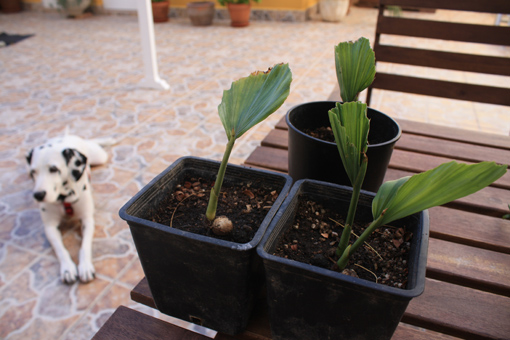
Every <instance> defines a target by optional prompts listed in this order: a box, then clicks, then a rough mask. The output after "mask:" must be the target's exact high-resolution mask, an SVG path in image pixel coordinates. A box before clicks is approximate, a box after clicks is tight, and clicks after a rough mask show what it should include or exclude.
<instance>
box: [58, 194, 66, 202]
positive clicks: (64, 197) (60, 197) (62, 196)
mask: <svg viewBox="0 0 510 340" xmlns="http://www.w3.org/2000/svg"><path fill="white" fill-rule="evenodd" d="M65 199H66V196H64V195H62V194H60V195H59V196H58V198H57V200H59V201H64V200H65Z"/></svg>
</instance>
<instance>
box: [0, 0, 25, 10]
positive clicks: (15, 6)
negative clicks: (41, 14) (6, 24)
mask: <svg viewBox="0 0 510 340" xmlns="http://www.w3.org/2000/svg"><path fill="white" fill-rule="evenodd" d="M21 9H22V7H21V0H0V10H1V11H2V13H17V12H21Z"/></svg>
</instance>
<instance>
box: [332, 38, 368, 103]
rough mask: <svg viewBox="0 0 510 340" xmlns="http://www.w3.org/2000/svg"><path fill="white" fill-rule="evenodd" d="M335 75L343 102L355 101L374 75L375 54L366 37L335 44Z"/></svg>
mask: <svg viewBox="0 0 510 340" xmlns="http://www.w3.org/2000/svg"><path fill="white" fill-rule="evenodd" d="M335 65H336V76H337V79H338V84H339V86H340V95H341V97H342V100H343V101H344V102H351V101H355V100H357V98H358V95H359V93H360V92H361V91H363V90H364V89H366V88H367V87H369V86H370V84H372V82H373V81H374V77H375V54H374V51H373V50H372V48H371V47H370V42H369V41H368V39H366V38H360V39H358V40H357V41H356V42H351V41H349V42H342V43H340V44H338V45H337V46H335Z"/></svg>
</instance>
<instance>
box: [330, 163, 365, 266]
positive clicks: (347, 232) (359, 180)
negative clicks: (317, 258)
mask: <svg viewBox="0 0 510 340" xmlns="http://www.w3.org/2000/svg"><path fill="white" fill-rule="evenodd" d="M367 164H368V160H367V156H366V155H364V157H363V160H362V162H361V167H360V169H359V172H358V176H356V180H355V181H354V183H353V186H352V196H351V202H350V204H349V210H348V212H347V218H346V219H345V227H344V230H343V232H342V236H341V237H340V242H339V243H338V248H337V249H336V254H337V256H340V257H341V256H343V255H344V252H345V251H346V249H347V246H348V245H349V240H350V238H351V231H352V224H353V223H354V216H355V215H356V208H357V207H358V200H359V194H360V191H361V185H362V184H363V180H364V179H365V173H366V172H367ZM347 256H348V255H347ZM342 269H343V268H342Z"/></svg>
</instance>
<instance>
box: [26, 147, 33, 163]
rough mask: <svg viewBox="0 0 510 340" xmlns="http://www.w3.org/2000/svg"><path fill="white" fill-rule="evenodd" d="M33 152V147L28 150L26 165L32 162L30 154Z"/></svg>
mask: <svg viewBox="0 0 510 340" xmlns="http://www.w3.org/2000/svg"><path fill="white" fill-rule="evenodd" d="M33 153H34V149H32V150H30V151H29V152H28V153H27V155H26V156H25V158H26V159H27V163H28V165H30V164H32V154H33Z"/></svg>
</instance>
